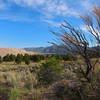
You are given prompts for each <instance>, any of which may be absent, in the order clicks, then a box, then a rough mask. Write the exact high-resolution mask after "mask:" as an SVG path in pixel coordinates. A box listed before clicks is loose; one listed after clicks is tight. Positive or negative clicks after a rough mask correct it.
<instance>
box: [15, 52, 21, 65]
mask: <svg viewBox="0 0 100 100" xmlns="http://www.w3.org/2000/svg"><path fill="white" fill-rule="evenodd" d="M22 61H23V55H22V54H18V55H17V56H16V59H15V62H16V64H21V62H22Z"/></svg>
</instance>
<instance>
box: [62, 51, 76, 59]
mask: <svg viewBox="0 0 100 100" xmlns="http://www.w3.org/2000/svg"><path fill="white" fill-rule="evenodd" d="M63 60H64V61H74V60H77V57H76V56H75V55H74V54H70V53H69V54H67V55H63Z"/></svg>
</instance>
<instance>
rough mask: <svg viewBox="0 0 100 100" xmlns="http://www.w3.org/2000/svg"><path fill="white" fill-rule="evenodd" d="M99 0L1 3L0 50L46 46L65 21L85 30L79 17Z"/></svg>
mask: <svg viewBox="0 0 100 100" xmlns="http://www.w3.org/2000/svg"><path fill="white" fill-rule="evenodd" d="M98 4H100V0H0V47H9V48H24V47H41V46H43V47H45V46H49V45H50V44H49V43H48V42H51V41H53V39H54V36H53V34H51V32H50V30H55V29H58V27H60V25H61V24H62V23H63V21H64V20H66V21H68V22H71V23H72V24H73V25H75V26H77V25H79V26H80V27H81V28H82V29H83V30H84V25H83V24H82V23H81V20H80V17H79V16H80V15H82V14H85V13H90V12H91V10H90V9H92V7H93V6H94V5H98Z"/></svg>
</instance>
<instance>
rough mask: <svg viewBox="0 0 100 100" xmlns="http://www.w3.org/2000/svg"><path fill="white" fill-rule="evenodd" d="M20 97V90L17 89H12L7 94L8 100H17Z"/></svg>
mask: <svg viewBox="0 0 100 100" xmlns="http://www.w3.org/2000/svg"><path fill="white" fill-rule="evenodd" d="M20 96H21V93H20V90H19V89H17V88H12V89H11V92H10V93H9V100H19V98H20Z"/></svg>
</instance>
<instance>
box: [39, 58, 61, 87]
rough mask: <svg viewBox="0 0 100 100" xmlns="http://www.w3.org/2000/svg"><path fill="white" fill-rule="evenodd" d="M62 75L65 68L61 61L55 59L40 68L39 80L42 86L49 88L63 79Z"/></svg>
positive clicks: (49, 60)
mask: <svg viewBox="0 0 100 100" xmlns="http://www.w3.org/2000/svg"><path fill="white" fill-rule="evenodd" d="M62 73H63V68H62V67H61V65H60V63H59V61H58V60H56V59H55V58H54V57H53V58H51V59H48V60H47V61H46V62H45V63H43V64H42V65H41V66H40V70H39V72H38V80H39V82H40V83H41V84H43V85H45V86H47V85H50V84H52V83H53V82H54V81H57V80H58V79H59V78H61V75H62Z"/></svg>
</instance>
